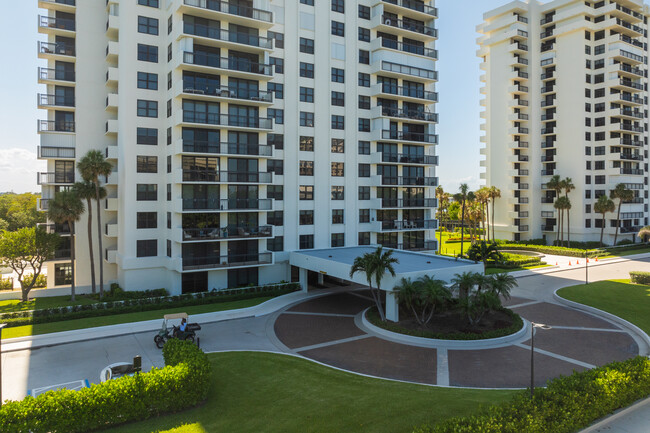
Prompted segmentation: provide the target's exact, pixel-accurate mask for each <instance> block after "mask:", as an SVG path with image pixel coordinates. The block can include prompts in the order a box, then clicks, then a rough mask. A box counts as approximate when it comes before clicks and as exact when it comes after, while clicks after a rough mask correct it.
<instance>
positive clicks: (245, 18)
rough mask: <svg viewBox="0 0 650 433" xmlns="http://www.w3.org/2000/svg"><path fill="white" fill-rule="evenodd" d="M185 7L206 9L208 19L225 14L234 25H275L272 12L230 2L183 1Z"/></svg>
mask: <svg viewBox="0 0 650 433" xmlns="http://www.w3.org/2000/svg"><path fill="white" fill-rule="evenodd" d="M183 5H185V6H190V7H192V8H199V9H205V10H206V11H209V12H208V13H207V14H206V16H207V17H214V16H213V15H216V16H217V17H218V16H219V15H222V14H224V15H226V16H225V17H224V18H226V19H227V20H228V21H230V22H233V23H241V24H246V25H251V24H254V25H256V26H259V25H263V26H264V27H270V26H271V25H272V24H273V13H272V12H270V11H266V10H263V9H256V8H253V7H249V6H244V5H239V4H237V3H231V2H228V1H210V0H183ZM192 12H194V11H192ZM215 12H216V13H215Z"/></svg>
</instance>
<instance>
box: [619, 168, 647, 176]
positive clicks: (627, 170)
mask: <svg viewBox="0 0 650 433" xmlns="http://www.w3.org/2000/svg"><path fill="white" fill-rule="evenodd" d="M621 174H631V175H635V176H637V175H643V170H641V169H639V168H621Z"/></svg>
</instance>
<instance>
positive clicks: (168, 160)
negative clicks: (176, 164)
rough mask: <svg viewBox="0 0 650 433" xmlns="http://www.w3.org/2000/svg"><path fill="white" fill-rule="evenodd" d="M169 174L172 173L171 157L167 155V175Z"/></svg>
mask: <svg viewBox="0 0 650 433" xmlns="http://www.w3.org/2000/svg"><path fill="white" fill-rule="evenodd" d="M171 172H172V156H171V155H167V173H168V174H169V173H171Z"/></svg>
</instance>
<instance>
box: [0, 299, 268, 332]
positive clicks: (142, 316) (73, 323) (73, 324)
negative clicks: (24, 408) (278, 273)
mask: <svg viewBox="0 0 650 433" xmlns="http://www.w3.org/2000/svg"><path fill="white" fill-rule="evenodd" d="M272 298H273V297H272V296H266V297H261V298H253V299H244V300H241V301H232V302H223V303H218V304H206V305H195V306H192V307H177V308H166V309H164V310H153V311H142V312H139V313H126V314H116V315H114V316H100V317H90V318H86V319H74V320H65V321H61V322H52V323H42V324H37V325H25V326H16V327H12V328H4V329H3V330H2V339H5V338H15V337H26V336H28V335H38V334H49V333H51V332H61V331H71V330H73V329H84V328H93V327H95V326H106V325H117V324H119V323H131V322H141V321H143V320H153V319H161V320H162V316H163V314H168V313H180V312H186V313H187V314H189V315H190V316H191V315H192V314H201V313H211V312H214V311H225V310H236V309H239V308H246V307H252V306H254V305H258V304H261V303H262V302H264V301H268V300H269V299H272Z"/></svg>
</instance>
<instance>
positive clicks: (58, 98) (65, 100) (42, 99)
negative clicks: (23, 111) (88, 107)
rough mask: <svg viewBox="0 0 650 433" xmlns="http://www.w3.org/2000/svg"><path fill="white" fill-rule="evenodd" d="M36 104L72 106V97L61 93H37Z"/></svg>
mask: <svg viewBox="0 0 650 433" xmlns="http://www.w3.org/2000/svg"><path fill="white" fill-rule="evenodd" d="M38 105H49V106H53V107H54V106H57V107H74V98H70V97H68V96H62V95H47V94H44V93H39V94H38Z"/></svg>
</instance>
